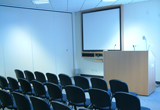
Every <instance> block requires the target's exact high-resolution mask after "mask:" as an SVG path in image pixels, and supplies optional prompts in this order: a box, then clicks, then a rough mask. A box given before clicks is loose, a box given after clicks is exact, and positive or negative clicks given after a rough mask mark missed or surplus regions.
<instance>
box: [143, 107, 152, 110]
mask: <svg viewBox="0 0 160 110" xmlns="http://www.w3.org/2000/svg"><path fill="white" fill-rule="evenodd" d="M141 110H151V109H150V108H147V107H143V106H141Z"/></svg>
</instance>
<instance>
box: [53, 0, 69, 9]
mask: <svg viewBox="0 0 160 110" xmlns="http://www.w3.org/2000/svg"><path fill="white" fill-rule="evenodd" d="M50 2H51V5H52V7H53V10H55V11H67V0H50Z"/></svg>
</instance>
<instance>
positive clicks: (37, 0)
mask: <svg viewBox="0 0 160 110" xmlns="http://www.w3.org/2000/svg"><path fill="white" fill-rule="evenodd" d="M32 2H33V4H48V3H49V0H32Z"/></svg>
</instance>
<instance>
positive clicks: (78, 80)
mask: <svg viewBox="0 0 160 110" xmlns="http://www.w3.org/2000/svg"><path fill="white" fill-rule="evenodd" d="M73 78H74V82H75V85H76V86H79V87H81V88H82V89H89V88H90V85H89V81H88V79H87V78H85V77H83V76H74V77H73Z"/></svg>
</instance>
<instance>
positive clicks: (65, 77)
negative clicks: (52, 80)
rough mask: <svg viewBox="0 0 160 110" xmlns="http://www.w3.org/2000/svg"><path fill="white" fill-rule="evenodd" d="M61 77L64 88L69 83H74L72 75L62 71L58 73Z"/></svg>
mask: <svg viewBox="0 0 160 110" xmlns="http://www.w3.org/2000/svg"><path fill="white" fill-rule="evenodd" d="M58 77H59V80H60V83H61V88H62V89H64V88H65V86H67V85H73V83H72V79H71V77H70V76H68V75H66V74H63V73H60V74H59V75H58Z"/></svg>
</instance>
